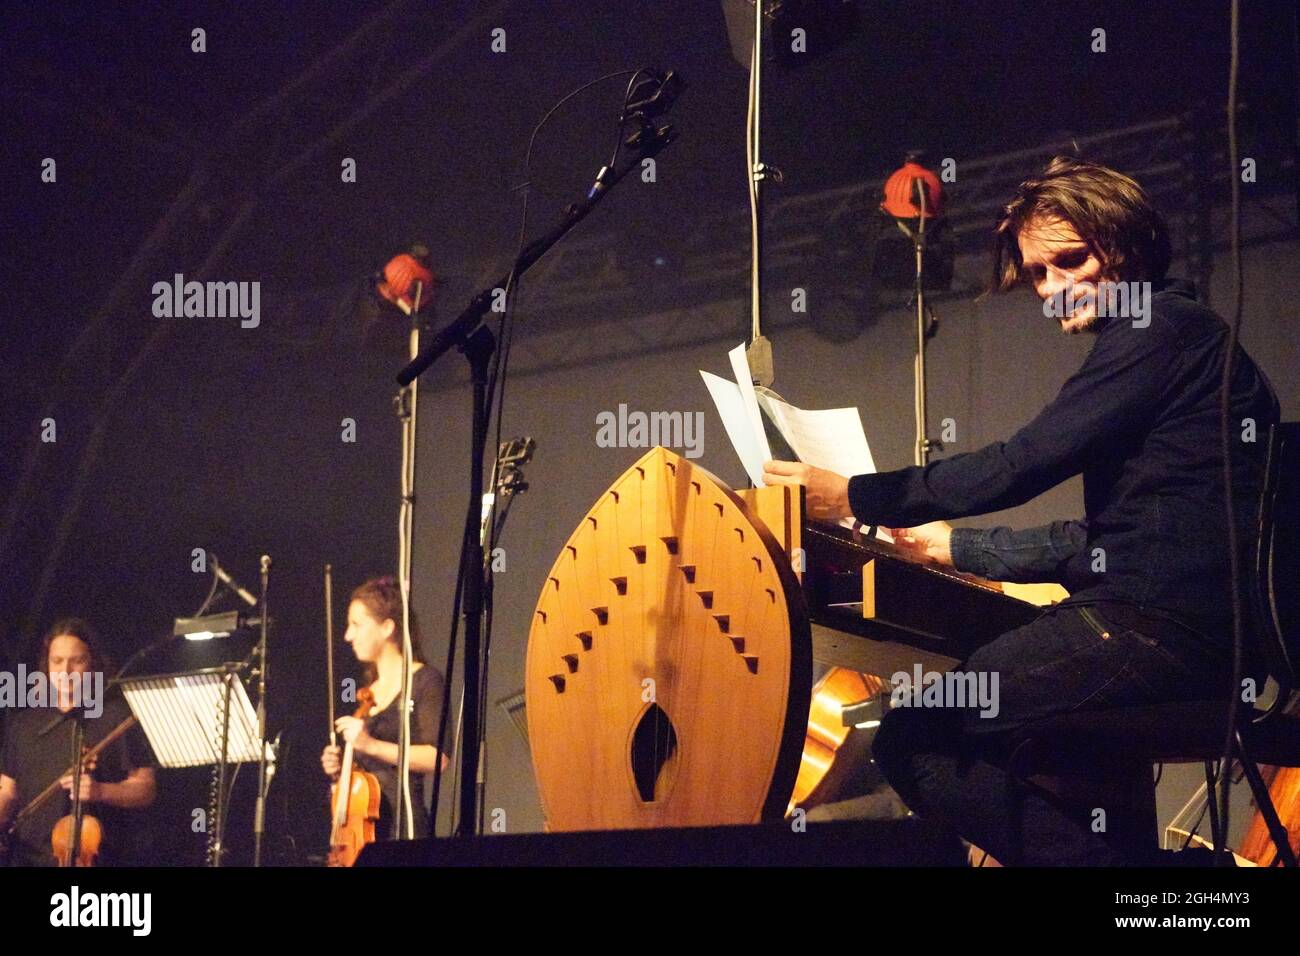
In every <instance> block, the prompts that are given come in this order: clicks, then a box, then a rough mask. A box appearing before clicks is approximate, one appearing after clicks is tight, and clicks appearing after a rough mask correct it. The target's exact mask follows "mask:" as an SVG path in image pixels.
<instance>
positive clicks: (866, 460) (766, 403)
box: [758, 395, 894, 542]
mask: <svg viewBox="0 0 1300 956" xmlns="http://www.w3.org/2000/svg"><path fill="white" fill-rule="evenodd" d="M758 402H759V403H760V404H761V405H762V407H763V410H764V411H766V412H767V414H768V416H769V417H770V418H771V419H772V423H773V424H774V425H776V427H777V430H778V431H779V432H780V433H781V436H782V437H783V438H784V439H785V440H786V441H787V442H788V443H789V445H790V447H791V448H792V449H793V450H794V453H795V454H796V455H798V456H799V460H800V461H802V462H803V463H804V464H807V465H812V466H813V467H814V468H824V469H826V470H827V471H833V472H835V473H836V474H840V475H844V476H845V477H847V478H852V477H853V476H854V475H870V474H874V473H875V471H876V463H875V460H874V459H873V458H872V457H871V447H870V446H869V445H868V444H867V435H866V432H865V431H864V430H863V428H862V416H861V415H860V414H859V413H858V410H857V409H856V408H826V409H820V410H811V411H810V410H805V409H802V408H796V407H795V406H793V405H791V404H790V403H789V402H783V401H781V400H780V399H776V398H772V397H771V396H770V395H759V396H758ZM856 523H857V522H855V521H854V519H852V518H844V519H843V520H841V521H840V524H841V525H843V526H844V527H846V528H852V527H853V526H854V525H855V524H856ZM876 536H877V537H878V538H881V539H883V540H885V541H891V542H892V541H893V540H894V539H893V537H892V536H891V535H890V534H888V533H887V532H884V531H880V530H877V532H876Z"/></svg>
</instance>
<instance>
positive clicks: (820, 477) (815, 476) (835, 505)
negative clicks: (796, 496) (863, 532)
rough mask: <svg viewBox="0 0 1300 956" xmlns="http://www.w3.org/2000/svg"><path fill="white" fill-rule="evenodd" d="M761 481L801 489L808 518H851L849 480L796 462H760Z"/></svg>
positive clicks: (828, 519) (827, 519)
mask: <svg viewBox="0 0 1300 956" xmlns="http://www.w3.org/2000/svg"><path fill="white" fill-rule="evenodd" d="M763 481H764V482H766V483H767V484H769V485H803V486H804V487H805V488H807V489H808V491H807V494H806V495H805V496H804V498H805V501H806V502H807V505H808V515H809V517H812V518H821V519H823V520H825V521H839V520H840V519H841V518H850V517H852V516H853V512H852V511H851V510H850V509H849V480H848V479H847V478H845V477H844V476H843V475H837V474H835V472H833V471H826V470H825V469H824V468H814V467H813V466H812V465H805V464H803V463H801V462H797V461H765V462H763Z"/></svg>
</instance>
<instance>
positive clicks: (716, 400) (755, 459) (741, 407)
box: [700, 370, 770, 488]
mask: <svg viewBox="0 0 1300 956" xmlns="http://www.w3.org/2000/svg"><path fill="white" fill-rule="evenodd" d="M700 376H701V377H702V378H703V379H704V385H705V387H706V388H708V390H709V394H710V395H711V396H713V404H714V405H716V406H717V408H718V416H719V417H720V418H721V419H722V427H723V428H724V429H726V432H727V437H728V438H730V439H731V444H732V447H733V448H735V449H736V454H737V455H738V456H739V457H740V463H741V464H742V465H744V466H745V473H746V474H747V475H749V480H750V481H752V482H753V483H754V487H756V488H761V487H763V462H765V461H767V460H768V458H769V457H770V453H769V452H768V451H767V450H766V447H764V448H759V447H758V443H757V442H756V441H755V439H754V429H753V427H752V426H751V424H750V420H749V413H748V412H747V410H746V408H745V400H744V398H743V397H741V394H740V386H739V385H737V384H736V383H735V382H730V381H728V380H727V379H725V378H719V377H718V376H717V375H714V374H712V373H710V372H705V371H703V370H701V372H700ZM759 425H760V427H761V426H762V422H761V421H760V422H759ZM763 444H764V446H766V445H767V436H766V435H764V436H763Z"/></svg>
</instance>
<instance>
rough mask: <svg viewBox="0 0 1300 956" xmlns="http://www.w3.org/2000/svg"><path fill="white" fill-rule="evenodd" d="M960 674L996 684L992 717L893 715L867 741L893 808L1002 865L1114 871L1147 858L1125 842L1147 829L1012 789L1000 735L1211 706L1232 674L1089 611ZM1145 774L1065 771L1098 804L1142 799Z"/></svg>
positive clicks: (1035, 629) (1106, 768)
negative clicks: (1099, 717)
mask: <svg viewBox="0 0 1300 956" xmlns="http://www.w3.org/2000/svg"><path fill="white" fill-rule="evenodd" d="M1102 632H1105V633H1106V634H1107V635H1108V636H1105V637H1104V636H1103V633H1102ZM959 671H961V672H965V673H972V672H973V673H974V674H976V675H977V676H978V675H980V674H983V675H985V679H986V680H988V679H989V676H990V675H992V674H995V673H996V674H997V680H998V684H997V689H998V695H997V713H996V715H995V716H991V717H982V716H981V711H980V709H979V708H978V707H976V706H965V707H944V706H940V707H918V706H911V707H895V708H894V709H893V710H891V711H890V712H889V713H888V714H887V715H886V716H885V719H884V721H883V722H882V724H881V726H880V729H879V730H878V731H877V733H876V738H875V742H874V744H873V750H874V754H875V759H876V763H877V764H878V766H879V767H880V769H881V771H882V772H883V773H884V775H885V778H886V779H887V780H888V781H889V783H890V785H891V786H893V788H894V789H895V790H896V791H897V792H898V794H899V796H900V797H902V799H903V801H904V802H905V803H906V804H907V805H908V807H909V808H910V809H911V810H912V811H913V812H915V813H916V814H917V815H918V816H922V817H925V818H927V819H931V820H935V821H938V822H941V823H944V824H946V825H947V826H949V827H950V828H951V829H953V830H954V831H956V832H957V833H958V834H960V835H961V836H963V837H965V838H966V839H967V840H969V841H970V842H972V843H974V844H975V845H976V846H978V847H980V848H981V849H983V850H986V851H988V852H989V853H990V854H991V855H992V856H993V857H994V858H995V859H997V860H998V861H999V862H1001V863H1004V864H1008V865H1073V866H1120V865H1129V864H1141V863H1146V862H1150V861H1151V860H1152V859H1153V855H1154V851H1155V849H1156V847H1155V846H1152V845H1134V843H1135V842H1140V841H1135V838H1134V834H1139V833H1142V832H1144V828H1145V830H1146V831H1150V828H1151V826H1152V825H1153V824H1154V820H1153V819H1148V820H1145V821H1142V820H1132V819H1116V816H1117V814H1116V813H1115V812H1113V811H1117V810H1119V809H1120V807H1119V806H1117V805H1115V804H1114V803H1112V804H1111V806H1110V811H1112V812H1106V811H1107V810H1108V808H1107V805H1106V802H1105V798H1104V797H1101V796H1098V797H1097V798H1096V799H1086V798H1080V797H1079V794H1078V793H1077V792H1076V793H1075V799H1074V800H1073V802H1070V801H1067V800H1065V799H1063V798H1062V797H1061V796H1060V795H1059V794H1055V793H1052V792H1049V791H1048V790H1046V789H1044V788H1042V787H1039V786H1036V785H1033V784H1030V785H1028V786H1026V784H1025V782H1024V781H1017V780H1016V779H1014V778H1013V776H1012V775H1011V774H1010V773H1009V772H1008V771H1007V769H1006V767H1007V761H1008V758H1009V754H1008V750H1009V747H1008V741H1007V736H1008V734H1007V731H1010V730H1015V729H1019V728H1021V727H1024V726H1025V725H1026V724H1029V723H1031V722H1033V721H1034V720H1038V719H1041V718H1044V717H1049V716H1053V715H1057V714H1063V713H1069V712H1072V711H1078V710H1085V709H1086V710H1103V709H1106V708H1110V707H1122V706H1137V705H1142V704H1154V703H1160V702H1172V701H1178V700H1201V699H1209V698H1214V697H1221V696H1222V695H1223V693H1224V691H1225V688H1226V683H1227V677H1226V675H1227V674H1228V673H1230V663H1229V662H1228V661H1227V660H1226V657H1225V656H1224V655H1220V654H1218V653H1216V652H1215V651H1214V650H1213V649H1212V648H1209V647H1207V646H1205V645H1204V644H1202V643H1201V642H1199V641H1197V640H1196V639H1195V638H1194V637H1192V636H1191V635H1188V637H1187V638H1186V640H1179V639H1176V638H1175V639H1170V638H1168V636H1167V635H1162V638H1161V640H1160V641H1159V642H1156V641H1154V640H1153V639H1152V638H1150V637H1148V636H1146V635H1144V634H1140V633H1138V632H1136V631H1134V630H1131V629H1126V628H1122V627H1115V626H1113V625H1112V624H1111V623H1110V622H1109V621H1107V620H1106V619H1104V618H1103V617H1102V616H1101V614H1100V613H1099V612H1098V610H1097V609H1096V608H1088V609H1086V611H1084V610H1081V609H1080V608H1078V607H1072V606H1068V605H1067V606H1063V607H1057V608H1052V609H1050V610H1048V611H1047V612H1045V613H1044V614H1042V615H1041V616H1040V617H1039V618H1038V619H1037V620H1035V621H1033V622H1032V623H1030V624H1028V625H1026V626H1025V627H1021V628H1017V629H1016V630H1014V631H1009V632H1008V633H1006V634H1003V635H1002V636H1001V637H999V638H997V639H996V640H994V641H992V642H991V643H989V644H987V645H985V646H984V647H982V648H980V649H979V650H978V651H976V652H975V653H974V654H972V655H971V657H970V658H969V659H968V660H967V661H966V662H965V663H964V664H963V665H962V666H961V668H959ZM990 686H991V685H990ZM991 709H992V708H989V710H991ZM1118 756H1122V755H1118ZM1076 770H1077V776H1076ZM1151 773H1152V770H1151V766H1150V765H1149V764H1146V765H1143V764H1140V763H1136V764H1135V763H1133V762H1132V761H1129V762H1127V763H1125V762H1124V761H1122V760H1121V761H1103V762H1100V763H1098V764H1096V765H1091V766H1079V767H1077V768H1074V767H1072V768H1071V777H1075V778H1076V779H1082V780H1084V781H1095V782H1096V783H1097V788H1096V792H1097V793H1098V794H1100V793H1103V792H1104V793H1112V794H1113V793H1114V792H1116V789H1117V783H1118V785H1119V787H1120V788H1125V787H1127V788H1130V789H1131V790H1132V791H1134V792H1139V791H1141V790H1142V788H1146V791H1147V793H1148V798H1149V793H1150V789H1151ZM1117 776H1119V777H1125V778H1126V779H1120V780H1118V781H1117ZM1082 789H1083V791H1084V792H1085V793H1086V791H1087V789H1088V788H1087V786H1086V785H1085V786H1084V787H1083V788H1082ZM1098 810H1101V811H1103V813H1102V814H1099V813H1098ZM1099 821H1100V823H1101V824H1102V825H1101V826H1099ZM1097 831H1100V832H1097Z"/></svg>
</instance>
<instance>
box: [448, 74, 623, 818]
mask: <svg viewBox="0 0 1300 956" xmlns="http://www.w3.org/2000/svg"><path fill="white" fill-rule="evenodd" d="M644 72H647V71H646V69H645V68H644V67H641V68H638V69H636V70H617V71H615V72H613V73H606V74H605V75H604V76H600V77H597V78H596V79H594V80H591V81H590V82H588V83H584V84H583V85H582V86H579V87H577V88H576V89H574V90H571V91H570V92H568V93H566V94H565V95H564V96H563V97H561V98H560V99H559V101H557V102H556V104H555V105H554V106H552V107H551V108H550V109H549V110H547V111H546V113H545V114H544V115H543V116H542V118H541V120H540V121H539V122H538V124H537V125H536V126H535V127H534V128H533V132H532V135H531V136H529V138H528V149H527V150H526V151H525V154H524V181H523V184H522V185H521V186H520V187H519V188H520V189H522V190H523V204H522V208H521V210H520V216H519V235H518V239H517V241H516V243H515V254H514V257H513V258H512V260H511V265H510V274H509V275H508V276H507V278H506V287H505V308H504V309H503V310H502V313H501V318H500V320H498V323H497V348H496V352H495V355H494V360H493V367H492V371H491V374H490V376H489V378H488V387H487V407H486V409H485V415H486V416H487V419H488V420H489V421H490V420H491V419H492V416H493V414H494V412H495V415H496V445H495V448H496V450H499V449H500V448H501V435H502V423H503V422H504V420H505V396H506V373H507V370H508V368H509V364H510V347H511V344H512V342H513V340H514V316H515V305H514V300H515V296H514V289H515V287H516V286H517V285H518V281H519V275H518V270H519V260H520V258H521V257H522V256H523V253H524V246H525V242H526V237H527V233H528V200H529V197H530V195H531V188H532V160H533V148H534V146H535V145H536V143H537V135H538V133H540V132H541V130H542V128H543V127H544V126H545V125H546V123H547V122H548V121H549V120H550V118H551V117H552V116H554V115H555V113H556V112H557V111H558V110H559V109H560V107H562V106H563V105H564V104H565V103H567V102H568V101H569V100H571V99H572V98H573V97H575V96H577V95H578V94H580V93H583V92H585V91H586V90H589V89H591V88H592V87H593V86H596V85H597V84H600V83H603V82H605V81H606V80H610V79H614V78H615V77H619V76H628V75H630V76H631V79H629V81H628V86H627V92H626V93H625V94H624V96H623V107H622V109H620V111H619V121H618V140H619V143H620V144H621V142H622V138H623V137H622V133H623V125H624V123H625V122H626V113H627V103H628V97H629V96H630V95H631V91H632V86H633V84H634V83H635V82H636V78H637V77H638V76H639V75H640V74H641V73H644ZM618 150H619V146H618V145H616V146H615V149H614V156H615V158H617V155H618ZM611 168H612V165H611ZM495 453H496V452H495V451H494V455H495ZM495 477H496V469H495V467H494V468H493V487H492V488H491V489H490V491H491V492H492V494H493V500H492V505H491V507H490V508H489V510H488V515H487V518H486V524H487V528H488V529H489V530H488V540H487V547H486V548H485V553H486V555H487V556H488V561H487V562H486V564H485V567H484V568H481V569H479V573H481V574H483V575H484V576H485V578H486V577H487V576H488V575H489V573H490V571H489V569H490V567H491V555H492V552H493V550H495V548H496V546H497V522H496V488H495ZM470 507H471V511H473V512H474V513H475V514H477V515H480V519H479V520H480V521H482V518H481V509H482V505H481V503H477V502H471V504H470ZM475 508H477V509H478V510H477V511H475V510H474V509H475ZM480 527H481V525H480ZM462 583H463V582H462ZM458 590H459V588H458ZM483 594H484V596H485V598H486V602H485V606H484V631H483V641H482V645H481V650H480V666H479V695H478V702H479V733H480V734H482V733H483V732H484V728H485V727H486V726H487V725H486V719H487V710H486V701H487V693H486V691H487V686H488V659H489V654H490V650H491V646H492V629H491V621H492V588H491V586H490V585H487V584H486V583H485V586H484V588H483ZM461 786H471V787H473V786H477V781H473V780H470V781H461ZM484 795H486V787H485V788H484ZM479 821H480V823H481V822H482V815H481V814H480V818H479Z"/></svg>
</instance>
